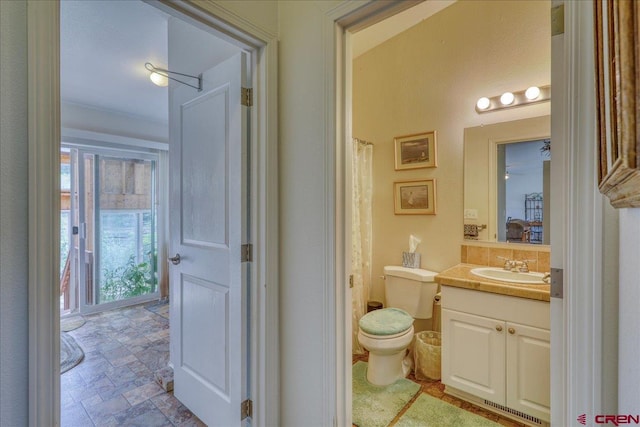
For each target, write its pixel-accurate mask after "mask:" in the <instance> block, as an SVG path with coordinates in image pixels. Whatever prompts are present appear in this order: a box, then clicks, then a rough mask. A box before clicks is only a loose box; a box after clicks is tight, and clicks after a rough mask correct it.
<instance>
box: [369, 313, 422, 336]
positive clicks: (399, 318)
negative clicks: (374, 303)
mask: <svg viewBox="0 0 640 427" xmlns="http://www.w3.org/2000/svg"><path fill="white" fill-rule="evenodd" d="M358 325H359V326H360V331H361V332H362V333H363V334H365V335H368V336H369V337H372V338H378V339H385V338H394V337H399V336H402V335H403V334H405V333H406V332H407V331H408V330H409V329H410V328H411V327H412V326H413V317H411V315H410V314H409V313H407V312H406V311H404V310H402V309H400V308H395V307H388V308H383V309H381V310H374V311H371V312H369V313H367V314H365V315H364V316H362V317H361V318H360V321H359V322H358Z"/></svg>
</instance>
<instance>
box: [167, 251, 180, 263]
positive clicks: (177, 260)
mask: <svg viewBox="0 0 640 427" xmlns="http://www.w3.org/2000/svg"><path fill="white" fill-rule="evenodd" d="M169 261H171V264H173V265H178V264H180V254H176V256H172V257H169Z"/></svg>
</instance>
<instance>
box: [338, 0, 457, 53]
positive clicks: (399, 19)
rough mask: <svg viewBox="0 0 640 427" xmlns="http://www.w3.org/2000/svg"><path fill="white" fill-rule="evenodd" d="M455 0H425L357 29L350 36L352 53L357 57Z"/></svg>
mask: <svg viewBox="0 0 640 427" xmlns="http://www.w3.org/2000/svg"><path fill="white" fill-rule="evenodd" d="M455 2H456V0H426V1H424V2H422V3H419V4H417V5H416V6H413V7H412V8H409V9H407V10H405V11H403V12H400V13H398V14H396V15H393V16H391V17H390V18H387V19H385V20H384V21H380V22H378V23H377V24H374V25H371V26H369V27H367V28H365V29H364V30H361V31H358V32H357V33H355V34H354V35H353V37H352V40H351V41H352V55H353V58H357V57H358V56H360V55H362V54H363V53H365V52H367V51H368V50H370V49H373V48H374V47H376V46H378V45H379V44H382V43H384V42H385V41H387V40H389V39H390V38H392V37H394V36H396V35H398V34H400V33H401V32H403V31H405V30H407V29H409V28H411V27H413V26H414V25H417V24H419V23H420V22H422V21H424V20H425V19H427V18H429V17H430V16H432V15H435V14H436V13H438V12H440V11H441V10H442V9H444V8H446V7H448V6H451V5H452V4H453V3H455Z"/></svg>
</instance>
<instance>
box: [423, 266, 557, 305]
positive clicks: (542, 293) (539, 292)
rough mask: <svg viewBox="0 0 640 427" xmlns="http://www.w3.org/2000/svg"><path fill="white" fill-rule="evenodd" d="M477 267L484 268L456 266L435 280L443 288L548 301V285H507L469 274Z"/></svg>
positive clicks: (506, 283)
mask: <svg viewBox="0 0 640 427" xmlns="http://www.w3.org/2000/svg"><path fill="white" fill-rule="evenodd" d="M477 267H486V266H482V265H474V264H458V265H456V266H455V267H451V268H449V269H447V270H445V271H443V272H442V273H440V274H438V275H437V276H436V277H435V280H436V282H437V283H439V284H440V285H445V286H454V287H456V288H465V289H472V290H476V291H481V292H490V293H494V294H501V295H508V296H513V297H518V298H528V299H534V300H538V301H550V286H549V285H527V284H523V283H508V282H502V281H499V280H492V279H485V278H484V277H480V276H476V275H475V274H472V273H471V270H472V269H474V268H477Z"/></svg>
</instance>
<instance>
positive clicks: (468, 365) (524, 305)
mask: <svg viewBox="0 0 640 427" xmlns="http://www.w3.org/2000/svg"><path fill="white" fill-rule="evenodd" d="M441 303H442V382H443V383H444V384H445V385H446V386H447V390H446V391H447V392H448V393H450V394H453V395H457V396H459V397H462V398H467V399H468V398H469V397H474V398H475V399H473V400H475V401H476V403H481V404H482V406H490V407H493V408H498V409H502V410H504V411H506V412H509V413H512V414H513V413H514V411H515V413H516V414H517V413H518V412H520V413H522V414H525V415H529V416H532V417H535V418H538V419H540V420H542V421H547V422H548V421H549V420H550V355H551V352H550V345H549V344H550V333H549V327H550V319H549V303H548V302H544V301H536V300H529V299H525V298H518V297H512V296H506V295H498V294H493V293H488V292H480V291H475V290H469V289H461V288H456V287H450V286H446V285H445V286H442V299H441ZM485 400H486V401H488V402H486V401H485Z"/></svg>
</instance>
